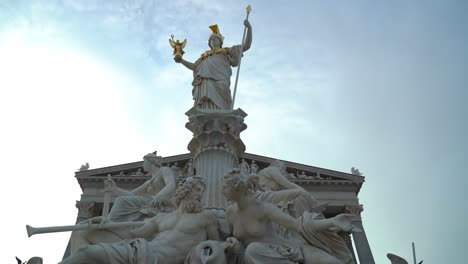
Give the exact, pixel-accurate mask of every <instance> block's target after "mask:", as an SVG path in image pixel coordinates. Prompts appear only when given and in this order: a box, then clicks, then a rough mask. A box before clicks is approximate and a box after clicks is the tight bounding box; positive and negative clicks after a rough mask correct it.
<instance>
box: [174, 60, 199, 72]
mask: <svg viewBox="0 0 468 264" xmlns="http://www.w3.org/2000/svg"><path fill="white" fill-rule="evenodd" d="M176 62H177V63H182V65H184V66H185V67H186V68H187V69H189V70H192V71H194V70H195V64H194V63H192V62H189V61H186V60H184V59H180V61H177V60H176Z"/></svg>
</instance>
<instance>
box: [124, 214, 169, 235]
mask: <svg viewBox="0 0 468 264" xmlns="http://www.w3.org/2000/svg"><path fill="white" fill-rule="evenodd" d="M161 215H162V214H158V215H156V216H155V217H153V218H151V219H150V220H148V221H147V222H145V224H144V225H142V226H141V227H139V228H135V229H132V230H129V231H128V233H129V235H130V237H132V238H149V237H151V236H153V235H154V234H156V233H158V232H159V222H158V221H159V218H160V216H161Z"/></svg>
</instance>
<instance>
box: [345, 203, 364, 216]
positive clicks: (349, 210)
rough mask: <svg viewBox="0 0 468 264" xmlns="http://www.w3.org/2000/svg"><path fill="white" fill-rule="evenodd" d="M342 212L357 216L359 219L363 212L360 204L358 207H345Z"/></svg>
mask: <svg viewBox="0 0 468 264" xmlns="http://www.w3.org/2000/svg"><path fill="white" fill-rule="evenodd" d="M344 211H345V213H347V214H353V215H356V216H359V218H360V217H361V212H362V211H364V207H363V206H362V204H359V205H345V208H344Z"/></svg>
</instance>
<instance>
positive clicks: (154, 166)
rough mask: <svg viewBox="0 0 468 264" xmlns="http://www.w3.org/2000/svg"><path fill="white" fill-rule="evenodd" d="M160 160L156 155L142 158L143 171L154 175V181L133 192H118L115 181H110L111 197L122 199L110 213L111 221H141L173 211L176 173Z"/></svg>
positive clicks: (117, 201) (152, 176)
mask: <svg viewBox="0 0 468 264" xmlns="http://www.w3.org/2000/svg"><path fill="white" fill-rule="evenodd" d="M161 159H162V158H161V157H160V156H157V155H156V154H154V153H149V154H147V155H145V156H144V157H143V169H144V170H145V171H147V172H148V174H150V175H151V179H149V180H147V181H146V182H145V183H143V184H142V185H141V186H139V187H137V188H136V189H134V190H132V191H127V190H124V189H122V188H119V187H117V185H116V184H115V182H114V181H113V180H107V181H108V184H109V185H110V189H111V191H112V194H113V195H115V196H119V197H118V198H117V199H116V200H115V202H114V205H113V206H112V209H111V211H110V213H109V220H110V221H113V222H127V221H141V220H143V219H144V218H145V217H147V216H148V215H151V214H153V215H154V214H156V213H158V212H161V211H162V212H167V211H171V210H173V209H174V208H173V206H172V198H173V195H174V190H175V188H176V181H177V173H176V171H175V170H174V169H172V168H169V167H164V166H162V163H161V162H162V161H161Z"/></svg>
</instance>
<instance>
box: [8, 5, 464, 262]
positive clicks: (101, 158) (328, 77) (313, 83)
mask: <svg viewBox="0 0 468 264" xmlns="http://www.w3.org/2000/svg"><path fill="white" fill-rule="evenodd" d="M247 4H251V5H252V8H253V11H252V13H251V16H250V21H251V23H252V26H253V43H252V47H251V49H250V50H249V51H248V52H247V53H246V54H245V56H244V59H243V61H242V69H241V74H240V80H239V90H238V95H237V97H236V107H241V108H242V109H243V110H244V111H246V112H247V113H248V114H249V116H248V117H247V118H246V123H247V124H248V126H249V128H248V129H247V130H246V131H245V132H243V134H242V137H243V140H244V143H245V144H246V146H247V152H249V153H255V154H258V155H264V156H269V157H274V158H279V159H283V160H288V161H295V162H299V163H304V164H309V165H313V166H318V167H324V168H329V169H334V170H339V171H344V172H348V171H349V169H350V168H351V167H352V166H355V167H358V168H359V169H360V170H361V171H362V172H364V175H365V176H366V183H365V184H364V186H363V188H362V190H361V193H360V202H361V203H362V204H364V212H363V214H362V216H363V222H364V227H365V230H366V233H367V237H368V239H369V242H370V244H371V248H372V251H373V254H374V258H375V261H376V263H379V264H380V263H389V262H390V261H389V260H387V258H386V254H387V253H388V252H391V253H394V254H397V255H400V256H402V257H404V258H406V259H407V260H408V261H409V262H412V253H411V242H415V244H416V253H417V258H418V260H421V259H423V260H424V263H428V264H429V263H464V262H466V259H467V257H468V253H467V251H466V245H467V244H468V228H467V225H466V219H467V218H468V214H467V211H468V210H467V209H468V208H467V206H466V203H465V201H466V200H467V196H466V188H467V187H468V180H467V178H468V177H467V176H468V175H467V174H466V172H467V171H468V162H467V161H468V160H467V156H468V140H467V135H468V122H467V115H468V107H467V104H466V100H467V99H468V75H467V73H466V71H467V69H468V65H467V64H468V51H467V49H466V47H468V27H467V26H466V25H468V16H466V14H467V13H468V4H467V2H466V1H454V0H453V1H452V0H449V1H405V0H396V1H364V0H362V1H309V0H304V1H280V0H277V1H250V2H247V1H202V0H192V1H181V0H176V1H149V0H146V1H143V0H133V1H130V0H128V1H125V0H121V1H78V0H67V1H34V0H30V1H16V0H11V1H9V0H6V1H2V2H0V122H1V125H2V127H1V129H0V160H1V161H2V174H3V176H2V178H3V191H2V192H1V194H0V200H1V201H2V202H3V206H4V209H3V214H2V215H3V216H2V220H1V224H2V226H3V227H4V231H3V234H4V242H3V243H2V250H1V253H0V263H15V262H14V261H15V260H14V257H15V256H18V257H19V258H21V259H23V261H25V260H27V259H28V258H30V257H32V256H36V255H37V256H41V257H43V258H44V261H45V263H56V262H58V261H59V260H61V258H62V255H63V252H64V251H65V247H66V244H67V241H68V238H69V233H56V234H45V235H36V236H33V237H31V238H28V237H27V235H26V230H25V225H26V224H29V225H32V226H38V227H39V226H52V225H70V224H73V223H74V222H75V220H76V216H77V209H76V208H75V201H76V200H79V199H80V194H81V189H80V187H79V185H78V183H77V181H76V179H75V178H74V172H75V171H76V170H77V168H79V167H80V165H81V164H84V163H85V162H89V163H90V165H91V168H98V167H103V166H110V165H116V164H121V163H127V162H134V161H139V160H141V158H142V156H143V155H144V154H146V153H148V152H151V151H154V150H158V153H159V154H161V155H163V156H169V155H176V154H182V153H186V152H187V150H186V145H187V143H188V142H189V140H190V137H191V133H190V132H189V131H188V130H186V129H185V127H184V124H185V122H186V116H185V115H184V113H185V112H186V111H187V110H188V109H189V108H190V107H191V105H192V99H191V73H190V72H189V71H188V70H187V69H185V68H184V67H183V66H181V65H178V64H175V63H174V62H173V60H172V50H171V48H170V46H169V44H168V39H169V36H170V35H171V34H174V35H175V38H176V39H181V40H183V39H185V38H187V41H188V44H187V47H186V49H185V51H186V54H185V55H184V56H185V59H187V60H190V61H194V60H196V59H197V58H198V56H199V55H200V54H201V53H202V52H204V51H205V50H206V49H208V46H207V38H208V36H209V33H210V32H209V29H208V26H209V25H211V24H215V23H217V24H218V25H219V27H220V30H221V33H222V34H223V35H224V36H225V46H231V45H235V44H239V43H240V41H241V39H242V32H243V20H244V18H245V6H247Z"/></svg>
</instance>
